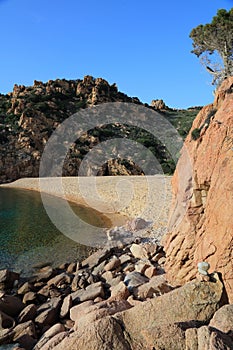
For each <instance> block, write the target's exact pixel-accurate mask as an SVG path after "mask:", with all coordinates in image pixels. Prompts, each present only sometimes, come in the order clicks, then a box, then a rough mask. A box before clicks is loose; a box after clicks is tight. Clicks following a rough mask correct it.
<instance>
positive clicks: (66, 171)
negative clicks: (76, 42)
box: [0, 76, 197, 183]
mask: <svg viewBox="0 0 233 350" xmlns="http://www.w3.org/2000/svg"><path fill="white" fill-rule="evenodd" d="M105 102H127V103H134V104H138V105H143V104H142V102H140V101H139V99H138V98H136V97H129V96H127V95H126V94H124V93H122V92H120V91H118V88H117V86H116V84H112V85H110V84H109V83H108V82H107V81H106V80H104V79H101V78H97V79H95V78H93V77H92V76H85V77H84V79H83V80H80V79H77V80H65V79H56V80H54V81H53V80H49V81H48V82H47V83H43V82H40V81H34V85H33V86H28V87H26V86H24V85H14V89H13V92H10V93H8V94H7V95H1V94H0V183H4V182H10V181H13V180H16V179H18V178H22V177H37V176H38V174H39V164H40V159H41V155H42V153H43V150H44V147H45V145H46V143H47V141H48V139H49V137H50V136H51V134H52V132H53V131H54V130H55V129H56V128H57V127H58V126H59V124H61V123H62V122H63V121H64V120H65V119H67V118H68V117H70V116H71V115H73V114H74V113H76V112H77V111H79V110H80V109H84V108H87V107H93V106H96V105H98V104H101V103H105ZM144 106H145V107H147V108H150V109H152V110H157V109H158V108H159V105H158V104H155V105H154V106H148V105H146V104H145V105H144ZM160 112H161V113H163V115H164V117H167V118H168V119H169V121H170V122H171V123H173V122H174V126H175V127H176V128H177V130H178V131H179V132H180V133H181V135H186V132H187V130H186V129H187V121H185V123H183V124H182V122H181V119H182V118H183V117H184V115H186V116H188V118H189V120H190V119H191V120H192V118H193V117H194V116H195V115H196V113H197V111H196V110H194V111H188V110H187V111H180V112H179V111H175V110H173V111H170V110H169V111H168V110H167V111H165V110H163V111H161V110H160ZM166 113H167V114H166ZM179 113H180V114H179ZM168 114H169V115H168ZM185 118H186V117H185ZM189 124H190V123H188V125H189ZM183 129H185V131H184V130H183ZM188 130H189V127H188ZM111 137H118V138H125V137H127V138H130V139H132V140H134V141H137V142H140V143H142V144H143V145H145V147H147V148H148V147H150V150H151V151H152V152H153V153H154V155H155V156H156V158H157V159H158V161H159V163H160V164H161V166H162V168H163V170H164V172H165V173H169V174H171V173H172V172H173V171H174V168H175V164H174V162H173V160H172V158H171V155H170V154H169V152H168V151H167V149H166V147H165V146H164V145H163V143H161V142H159V140H156V139H155V138H153V136H152V135H151V134H149V133H148V132H146V131H143V130H140V129H137V128H134V127H131V128H130V127H129V126H124V127H122V125H119V124H118V125H116V124H114V125H101V126H98V121H97V127H96V128H94V129H93V130H90V132H88V133H86V135H83V137H82V139H81V138H80V139H79V140H76V141H75V144H74V145H72V146H71V147H70V150H69V152H68V154H67V157H66V159H65V162H64V166H63V176H76V175H77V174H78V171H79V167H80V164H81V162H82V160H83V158H84V156H85V155H86V154H87V153H88V151H89V150H90V149H92V148H93V147H94V146H96V145H97V144H99V143H101V142H103V141H106V140H107V139H109V138H111ZM141 174H143V172H142V170H141V169H139V167H137V166H136V165H135V164H133V163H132V161H131V160H130V159H127V160H126V159H121V158H117V157H116V158H113V159H110V160H109V161H108V162H107V163H106V164H103V167H102V168H101V169H100V170H99V173H98V175H103V176H105V175H141Z"/></svg>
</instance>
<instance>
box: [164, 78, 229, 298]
mask: <svg viewBox="0 0 233 350" xmlns="http://www.w3.org/2000/svg"><path fill="white" fill-rule="evenodd" d="M232 92H233V77H231V78H229V79H227V80H225V81H224V83H223V84H222V86H221V87H220V89H219V90H218V92H217V94H216V98H215V101H214V103H213V104H211V105H208V106H206V107H204V108H203V109H202V110H201V111H200V113H199V114H198V116H197V117H196V119H195V121H194V123H193V127H192V129H191V131H190V133H189V135H188V137H187V139H186V141H185V144H184V147H183V150H182V155H181V158H180V160H179V162H178V165H177V169H176V172H175V174H174V177H173V194H174V203H173V204H174V205H173V209H172V215H171V218H170V228H169V231H170V233H169V234H168V235H167V236H166V237H165V239H164V242H163V243H164V245H165V251H166V254H167V260H166V264H165V269H166V272H167V278H168V280H169V281H170V282H171V283H172V284H175V285H180V284H184V283H185V282H187V281H189V280H192V279H193V278H194V277H195V275H196V267H197V263H198V262H200V261H207V262H208V263H209V264H210V272H213V271H219V272H220V273H221V274H222V278H223V281H224V285H225V288H226V291H227V295H228V298H229V301H230V302H232V301H233V234H232V233H233V220H232V214H233V181H232V171H233V117H232V115H233V93H232Z"/></svg>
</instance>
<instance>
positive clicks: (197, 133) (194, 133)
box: [191, 128, 201, 141]
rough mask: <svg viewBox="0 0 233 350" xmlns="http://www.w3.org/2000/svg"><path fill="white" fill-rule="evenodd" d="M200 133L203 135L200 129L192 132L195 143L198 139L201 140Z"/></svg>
mask: <svg viewBox="0 0 233 350" xmlns="http://www.w3.org/2000/svg"><path fill="white" fill-rule="evenodd" d="M200 133H201V130H200V129H199V128H195V129H193V131H192V132H191V136H192V139H193V140H194V141H196V140H197V139H199V137H200Z"/></svg>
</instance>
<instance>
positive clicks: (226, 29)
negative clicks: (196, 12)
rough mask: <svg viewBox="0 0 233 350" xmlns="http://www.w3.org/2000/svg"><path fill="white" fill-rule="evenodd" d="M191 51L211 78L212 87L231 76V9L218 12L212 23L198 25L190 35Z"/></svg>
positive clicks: (232, 43)
mask: <svg viewBox="0 0 233 350" xmlns="http://www.w3.org/2000/svg"><path fill="white" fill-rule="evenodd" d="M189 36H190V38H191V39H192V40H193V50H192V51H191V52H192V53H194V54H195V55H196V56H197V57H200V59H201V62H202V63H203V64H204V65H205V66H206V69H207V70H208V72H209V73H210V74H212V76H213V81H212V84H213V85H217V86H219V84H220V83H221V82H222V81H223V80H224V79H225V78H226V77H228V76H230V75H233V8H232V9H231V10H230V11H229V12H228V11H226V10H224V9H222V10H218V12H217V15H216V16H214V17H213V19H212V22H211V23H208V24H205V25H202V24H201V25H199V26H197V27H196V28H194V29H193V30H192V31H191V33H190V35H189Z"/></svg>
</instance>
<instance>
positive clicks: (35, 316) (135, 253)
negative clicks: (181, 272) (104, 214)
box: [0, 238, 233, 350]
mask: <svg viewBox="0 0 233 350" xmlns="http://www.w3.org/2000/svg"><path fill="white" fill-rule="evenodd" d="M165 260H166V257H165V253H164V251H163V248H162V246H161V245H159V244H157V243H154V242H152V241H148V240H143V239H139V238H136V239H135V240H134V241H133V242H131V243H130V244H122V245H121V246H119V245H118V246H114V244H113V242H112V247H105V248H103V249H101V250H98V251H96V252H95V253H93V254H92V255H90V256H89V257H88V258H87V259H85V260H84V261H75V262H72V263H69V264H68V263H65V264H63V265H61V266H59V267H58V268H57V269H53V268H52V267H51V266H41V267H39V268H38V270H37V271H36V273H35V275H34V276H32V277H31V278H28V279H25V278H20V276H19V274H17V273H14V272H12V271H8V270H2V271H0V290H1V298H0V345H3V344H15V345H12V347H11V348H10V349H14V350H16V349H17V350H23V349H25V350H30V349H34V350H50V349H57V350H59V349H65V348H67V349H71V350H72V349H89V350H90V349H93V350H94V349H96V350H97V349H106V350H107V349H135V350H136V349H152V348H154V349H155V348H156V349H177V350H179V349H185V350H194V349H202V348H201V347H195V344H198V346H199V343H200V342H207V341H208V342H209V343H210V344H212V345H213V347H212V348H211V349H218V350H219V349H231V346H232V344H233V337H232V335H233V334H232V329H233V320H232V318H231V315H232V311H233V310H232V309H233V305H225V306H223V305H224V304H226V303H227V301H226V300H224V288H223V285H222V283H221V281H220V280H219V277H218V274H212V275H210V276H202V275H201V274H197V277H198V279H196V280H194V281H191V282H189V283H187V284H186V285H184V286H183V287H176V288H174V287H173V286H171V285H170V284H169V283H168V282H167V281H166V275H165V273H164V269H163V267H164V263H165ZM221 306H222V307H221ZM220 307H221V308H220ZM219 308H220V309H219ZM218 309H219V310H218ZM217 310H218V311H217ZM143 319H144V321H143ZM150 330H151V331H153V332H152V333H151V334H150ZM97 334H98V336H97ZM169 339H170V340H169ZM152 344H153V346H154V347H152ZM203 344H204V343H203ZM206 344H207V343H206ZM214 344H215V345H214ZM216 344H220V345H221V344H223V345H224V346H225V347H221V346H219V345H216ZM214 346H215V347H214ZM216 346H219V347H216ZM0 349H4V348H1V346H0ZM5 349H6V348H5Z"/></svg>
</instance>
